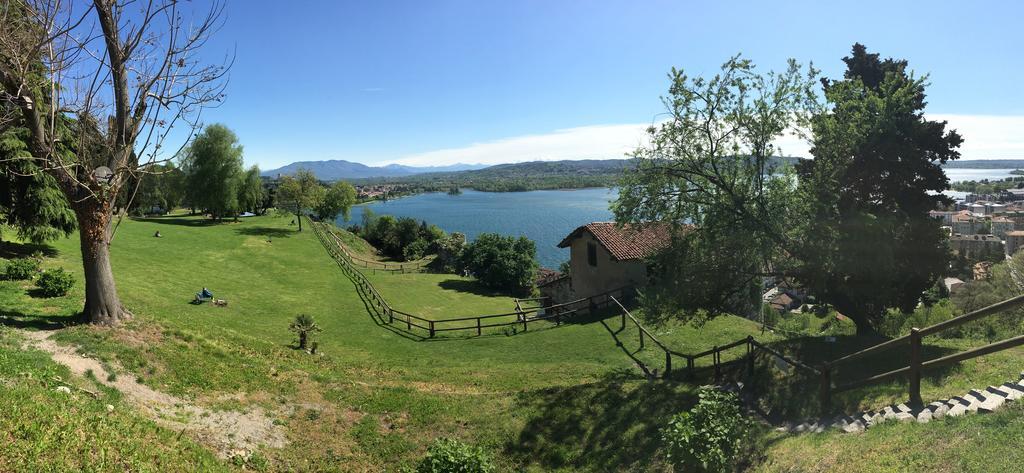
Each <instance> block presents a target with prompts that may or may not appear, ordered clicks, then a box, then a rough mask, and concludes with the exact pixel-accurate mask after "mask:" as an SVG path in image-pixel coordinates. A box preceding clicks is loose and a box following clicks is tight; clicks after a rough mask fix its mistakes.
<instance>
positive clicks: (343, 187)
mask: <svg viewBox="0 0 1024 473" xmlns="http://www.w3.org/2000/svg"><path fill="white" fill-rule="evenodd" d="M355 203H356V188H355V187H352V184H349V183H347V182H345V181H337V182H335V183H334V184H332V185H331V186H330V187H328V188H327V191H326V192H324V194H323V197H322V198H321V199H320V201H319V202H317V203H316V205H315V206H314V209H313V210H314V211H315V212H316V216H317V218H319V219H320V220H322V221H325V222H327V221H332V220H334V219H336V218H338V215H339V214H340V215H344V216H345V220H348V218H349V210H350V209H351V208H352V206H353V205H354V204H355Z"/></svg>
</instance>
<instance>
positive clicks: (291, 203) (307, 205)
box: [277, 169, 324, 232]
mask: <svg viewBox="0 0 1024 473" xmlns="http://www.w3.org/2000/svg"><path fill="white" fill-rule="evenodd" d="M323 194H324V187H323V186H321V185H320V181H319V180H317V178H316V175H314V174H313V173H312V172H310V171H309V170H306V169H300V170H299V171H298V172H296V173H295V176H294V177H293V176H282V177H281V183H280V185H278V186H277V202H278V204H279V205H281V206H282V207H285V208H288V209H289V210H291V212H292V213H293V214H295V219H296V220H298V222H299V231H300V232H301V231H302V216H303V215H304V214H305V212H306V211H307V210H309V209H312V208H315V207H316V206H317V204H318V203H319V202H320V200H321V199H322V198H323Z"/></svg>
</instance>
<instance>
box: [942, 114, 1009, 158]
mask: <svg viewBox="0 0 1024 473" xmlns="http://www.w3.org/2000/svg"><path fill="white" fill-rule="evenodd" d="M928 118H929V119H932V120H946V121H948V122H949V125H947V128H954V129H956V130H957V132H958V133H960V136H962V137H963V138H964V144H963V145H962V146H961V147H960V154H961V156H962V159H1024V115H954V114H935V115H931V114H929V115H928Z"/></svg>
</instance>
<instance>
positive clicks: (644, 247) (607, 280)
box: [539, 222, 671, 303]
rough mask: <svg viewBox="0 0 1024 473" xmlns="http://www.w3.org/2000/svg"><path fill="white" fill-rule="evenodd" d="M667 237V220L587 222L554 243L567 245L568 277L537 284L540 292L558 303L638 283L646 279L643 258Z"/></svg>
mask: <svg viewBox="0 0 1024 473" xmlns="http://www.w3.org/2000/svg"><path fill="white" fill-rule="evenodd" d="M670 240H671V227H670V226H669V225H668V224H663V223H652V224H647V225H642V226H636V225H625V226H619V225H616V224H615V223H613V222H593V223H588V224H586V225H583V226H581V227H579V228H577V229H575V230H573V231H572V233H570V234H569V235H568V236H566V237H565V238H564V239H563V240H562V241H561V243H559V244H558V247H559V248H569V277H568V278H559V279H554V280H552V282H550V283H548V284H543V285H540V286H539V289H540V292H541V294H542V295H543V296H544V297H547V298H549V299H551V301H552V302H555V303H558V302H565V301H569V300H575V299H581V298H585V297H590V296H594V295H597V294H602V293H605V292H608V291H613V290H617V289H622V288H624V287H639V286H642V285H643V284H644V283H646V281H647V262H646V260H645V259H646V258H647V257H648V256H651V255H652V254H654V253H655V252H657V251H658V250H661V249H663V248H665V247H667V246H668V244H669V242H670Z"/></svg>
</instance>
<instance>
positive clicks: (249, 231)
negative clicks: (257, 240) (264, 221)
mask: <svg viewBox="0 0 1024 473" xmlns="http://www.w3.org/2000/svg"><path fill="white" fill-rule="evenodd" d="M235 233H237V234H239V235H248V236H265V237H269V238H288V237H290V236H292V235H294V234H295V230H292V229H290V228H275V227H244V228H239V229H236V230H235Z"/></svg>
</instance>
